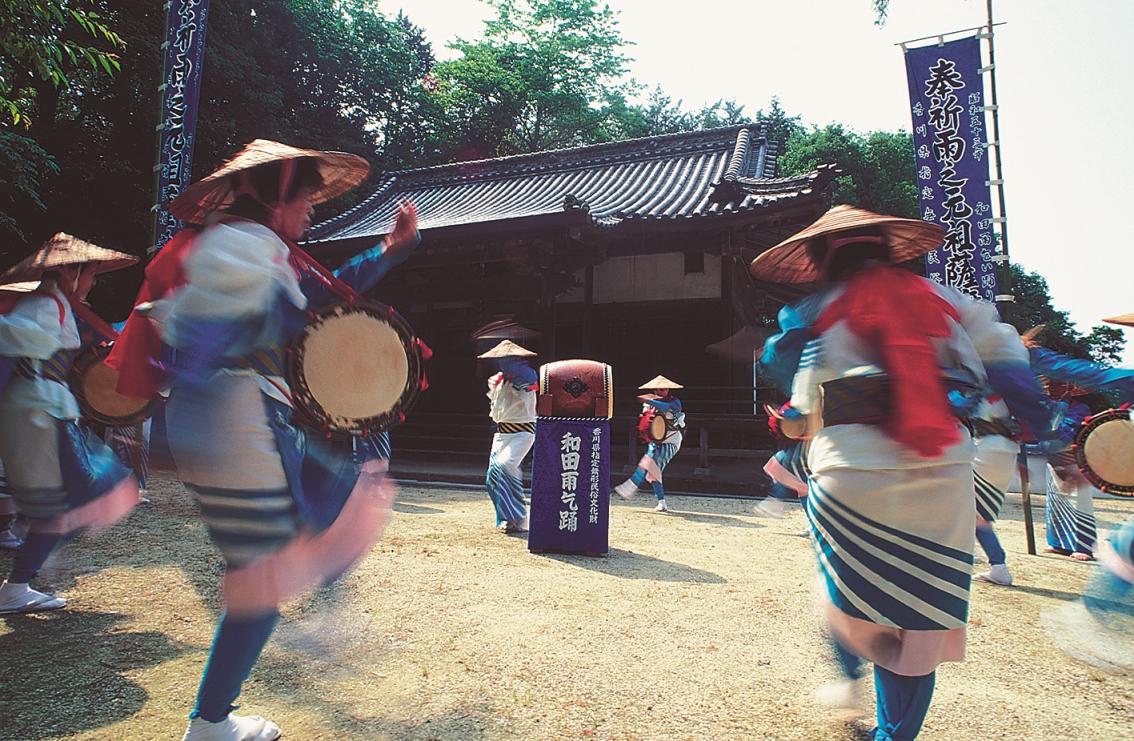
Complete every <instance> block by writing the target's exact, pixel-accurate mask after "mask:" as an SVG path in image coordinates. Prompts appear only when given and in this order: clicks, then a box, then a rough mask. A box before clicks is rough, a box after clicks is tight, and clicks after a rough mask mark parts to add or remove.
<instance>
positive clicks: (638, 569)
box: [536, 548, 727, 584]
mask: <svg viewBox="0 0 1134 741" xmlns="http://www.w3.org/2000/svg"><path fill="white" fill-rule="evenodd" d="M536 555H538V557H539V558H550V559H552V560H555V561H559V562H560V563H565V564H568V565H570V566H578V567H579V568H581V569H586V570H588V571H594V572H596V573H600V574H607V575H609V576H613V577H617V578H619V579H652V580H654V581H665V582H676V583H684V584H725V583H726V582H727V580H726V579H724V578H723V577H721V576H720V575H718V574H714V573H713V572H711V571H705V570H703V569H697V568H694V567H692V566H687V565H686V564H683V563H677V562H675V561H665V560H663V559H660V558H654V557H653V556H645V555H642V554H641V553H633V552H631V551H623V550H619V549H618V548H611V549H610V552H609V553H607V555H606V557H605V558H598V557H594V556H576V555H570V554H566V553H541V554H536Z"/></svg>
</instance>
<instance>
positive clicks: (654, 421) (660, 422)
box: [646, 414, 666, 443]
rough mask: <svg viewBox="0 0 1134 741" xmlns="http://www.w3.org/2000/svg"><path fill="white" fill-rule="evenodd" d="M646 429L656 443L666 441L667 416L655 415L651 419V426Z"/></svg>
mask: <svg viewBox="0 0 1134 741" xmlns="http://www.w3.org/2000/svg"><path fill="white" fill-rule="evenodd" d="M646 429H647V433H646V434H647V435H648V436H649V438H650V440H652V441H654V442H655V443H660V442H661V441H662V440H665V436H666V429H665V415H662V414H655V415H654V416H653V417H652V418H651V419H650V426H649V427H648V428H646Z"/></svg>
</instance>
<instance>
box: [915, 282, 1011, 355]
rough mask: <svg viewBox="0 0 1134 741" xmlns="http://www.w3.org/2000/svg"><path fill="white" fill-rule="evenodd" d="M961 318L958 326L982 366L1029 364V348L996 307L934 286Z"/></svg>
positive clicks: (936, 285)
mask: <svg viewBox="0 0 1134 741" xmlns="http://www.w3.org/2000/svg"><path fill="white" fill-rule="evenodd" d="M933 285H934V286H935V287H936V288H937V290H938V291H940V292H941V293H942V295H943V296H944V297H945V300H947V301H948V302H949V303H951V304H952V305H953V307H954V308H955V309H956V310H957V313H958V314H959V315H960V319H961V327H962V328H963V329H964V330H965V334H967V335H968V336H969V339H970V340H971V341H972V343H973V347H974V348H975V349H976V352H977V355H979V356H980V359H981V362H983V363H984V364H985V365H990V364H1003V363H1021V362H1022V363H1028V362H1029V360H1028V348H1026V347H1024V342H1023V341H1022V340H1021V339H1020V333H1019V332H1017V331H1016V328H1015V327H1013V326H1012V325H1011V324H1005V323H1004V322H1002V321H1000V314H999V313H998V312H997V310H996V306H995V305H994V304H992V303H989V302H988V301H977V300H976V299H974V298H972V297H971V296H966V295H965V294H963V293H961V292H960V291H958V290H957V289H956V288H953V287H951V286H941V285H939V284H936V283H934V284H933Z"/></svg>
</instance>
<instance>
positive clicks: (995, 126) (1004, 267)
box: [984, 0, 1012, 313]
mask: <svg viewBox="0 0 1134 741" xmlns="http://www.w3.org/2000/svg"><path fill="white" fill-rule="evenodd" d="M987 7H988V26H987V27H986V28H985V32H984V36H985V39H986V40H987V41H988V67H986V68H985V69H987V70H988V89H989V104H990V105H989V107H990V108H991V109H992V140H991V144H992V149H993V155H994V157H993V162H994V163H995V165H996V175H995V178H994V179H993V182H994V183H996V197H997V203H998V204H999V211H1000V214H999V217H998V219H996V220H995V221H994V223H999V224H1000V253H1001V254H1002V255H1004V259H1003V262H1001V270H1000V291H1001V294H1002V295H1005V296H1011V295H1012V270H1011V268H1010V267H1009V261H1008V210H1007V208H1006V207H1005V205H1004V170H1003V167H1002V165H1001V159H1000V149H1001V147H1000V107H999V104H998V103H997V100H996V48H995V44H994V43H993V38H992V35H993V31H992V29H993V26H994V25H995V24H994V23H993V22H992V0H988V5H987ZM1003 303H1009V301H1004V302H1003ZM1005 309H1008V307H1007V306H1006V307H1005ZM1009 311H1010V309H1008V311H1006V312H1004V313H1008V312H1009Z"/></svg>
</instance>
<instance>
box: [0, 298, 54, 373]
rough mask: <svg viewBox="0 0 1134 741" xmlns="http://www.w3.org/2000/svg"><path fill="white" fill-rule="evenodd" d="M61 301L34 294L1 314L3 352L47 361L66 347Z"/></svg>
mask: <svg viewBox="0 0 1134 741" xmlns="http://www.w3.org/2000/svg"><path fill="white" fill-rule="evenodd" d="M64 346H65V345H64V337H63V324H62V322H60V321H59V304H58V303H56V301H55V299H53V298H51V297H49V296H40V295H31V296H28V297H27V298H23V299H20V301H19V302H18V303H17V304H16V306H15V308H14V309H12V311H11V312H10V313H8V314H6V315H3V316H0V355H6V356H7V357H10V358H35V359H37V360H47V359H48V358H50V357H51V356H52V355H54V354H55V353H56V351H58V350H62V349H63V348H64Z"/></svg>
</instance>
